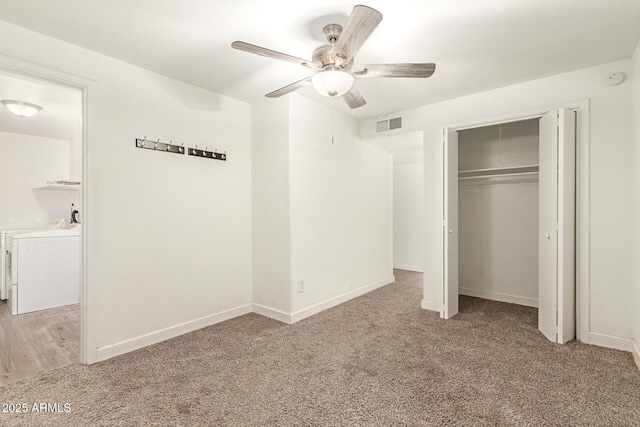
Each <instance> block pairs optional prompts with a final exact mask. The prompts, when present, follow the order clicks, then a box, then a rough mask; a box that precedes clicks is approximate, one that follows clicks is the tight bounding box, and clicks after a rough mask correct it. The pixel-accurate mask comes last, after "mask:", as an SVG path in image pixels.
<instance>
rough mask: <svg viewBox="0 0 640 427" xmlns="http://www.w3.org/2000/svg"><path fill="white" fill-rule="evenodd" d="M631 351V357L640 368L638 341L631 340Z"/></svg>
mask: <svg viewBox="0 0 640 427" xmlns="http://www.w3.org/2000/svg"><path fill="white" fill-rule="evenodd" d="M631 348H632V350H631V353H633V359H634V360H635V361H636V366H637V367H638V369H640V344H638V341H636V340H631Z"/></svg>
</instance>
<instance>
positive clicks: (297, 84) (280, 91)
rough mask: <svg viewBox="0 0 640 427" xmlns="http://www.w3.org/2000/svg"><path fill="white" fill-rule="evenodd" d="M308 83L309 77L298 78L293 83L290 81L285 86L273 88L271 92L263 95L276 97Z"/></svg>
mask: <svg viewBox="0 0 640 427" xmlns="http://www.w3.org/2000/svg"><path fill="white" fill-rule="evenodd" d="M309 83H311V77H307V78H304V79H302V80H298V81H297V82H295V83H291V84H290V85H287V86H285V87H281V88H280V89H278V90H274V91H273V92H270V93H268V94H266V95H265V96H266V97H267V98H278V97H280V96H282V95H286V94H288V93H289V92H293V91H294V90H296V89H300V88H301V87H303V86H306V85H308V84H309Z"/></svg>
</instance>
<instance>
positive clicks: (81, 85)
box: [0, 54, 97, 365]
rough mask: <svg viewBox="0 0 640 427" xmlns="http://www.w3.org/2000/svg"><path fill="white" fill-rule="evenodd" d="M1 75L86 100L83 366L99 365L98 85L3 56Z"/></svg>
mask: <svg viewBox="0 0 640 427" xmlns="http://www.w3.org/2000/svg"><path fill="white" fill-rule="evenodd" d="M0 71H4V72H7V73H10V74H14V75H17V76H19V77H24V78H25V79H31V80H40V81H45V82H48V83H53V84H55V85H59V86H66V87H69V88H72V89H78V90H79V91H80V92H81V97H82V136H81V138H82V143H81V146H82V160H81V162H82V181H81V182H82V186H81V197H82V212H83V215H82V224H81V227H82V234H81V235H82V237H81V257H82V259H81V262H80V270H81V273H80V362H81V363H82V364H85V365H87V364H91V363H95V362H97V354H96V349H97V310H96V308H97V285H96V277H97V274H96V273H97V265H96V256H95V254H96V253H97V245H96V227H95V224H94V221H93V218H94V214H95V212H97V207H96V201H95V198H94V197H92V196H93V195H94V194H95V192H94V191H93V190H94V185H95V184H94V180H93V179H92V175H91V174H90V170H92V169H93V168H92V162H91V161H90V159H89V152H90V145H91V142H92V141H94V140H95V138H94V136H95V126H94V122H93V121H92V120H93V113H94V112H95V111H97V108H96V106H97V100H96V91H97V89H96V83H95V82H94V81H93V80H89V79H86V78H83V77H79V76H76V75H73V74H67V73H64V72H62V71H58V70H54V69H51V68H47V67H44V66H41V65H38V64H33V63H31V62H26V61H23V60H20V59H17V58H13V57H10V56H6V55H2V54H0Z"/></svg>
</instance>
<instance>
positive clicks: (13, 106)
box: [1, 99, 42, 117]
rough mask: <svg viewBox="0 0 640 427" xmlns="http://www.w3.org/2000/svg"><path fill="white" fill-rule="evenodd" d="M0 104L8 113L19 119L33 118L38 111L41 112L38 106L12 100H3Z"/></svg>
mask: <svg viewBox="0 0 640 427" xmlns="http://www.w3.org/2000/svg"><path fill="white" fill-rule="evenodd" d="M1 102H2V103H3V104H4V106H5V107H7V109H8V110H9V111H11V112H12V113H13V114H15V115H16V116H20V117H31V116H35V115H36V114H38V112H39V111H40V110H42V107H41V106H39V105H36V104H30V103H28V102H22V101H15V100H13V99H3V100H2V101H1Z"/></svg>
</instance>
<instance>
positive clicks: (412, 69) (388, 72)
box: [352, 63, 436, 78]
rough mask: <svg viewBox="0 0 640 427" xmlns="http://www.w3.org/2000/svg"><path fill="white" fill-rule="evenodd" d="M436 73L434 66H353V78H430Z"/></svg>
mask: <svg viewBox="0 0 640 427" xmlns="http://www.w3.org/2000/svg"><path fill="white" fill-rule="evenodd" d="M435 71H436V64H434V63H424V64H369V65H354V66H353V69H352V74H353V75H354V76H355V77H416V78H425V77H430V76H431V75H432V74H433V73H434V72H435Z"/></svg>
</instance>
